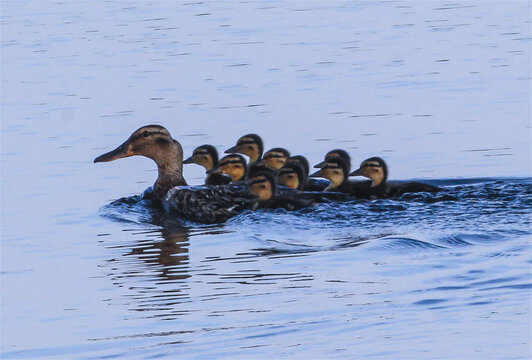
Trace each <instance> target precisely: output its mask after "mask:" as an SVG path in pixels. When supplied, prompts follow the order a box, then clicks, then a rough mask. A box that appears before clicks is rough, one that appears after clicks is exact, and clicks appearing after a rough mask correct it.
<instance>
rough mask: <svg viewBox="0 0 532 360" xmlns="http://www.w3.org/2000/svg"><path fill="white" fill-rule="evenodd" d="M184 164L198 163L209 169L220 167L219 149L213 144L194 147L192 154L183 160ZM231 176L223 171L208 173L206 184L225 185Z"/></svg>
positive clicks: (206, 169)
mask: <svg viewBox="0 0 532 360" xmlns="http://www.w3.org/2000/svg"><path fill="white" fill-rule="evenodd" d="M183 164H198V165H201V166H203V167H204V168H205V171H209V170H211V169H213V168H216V167H218V151H216V148H215V147H214V146H212V145H207V144H205V145H201V146H198V147H197V148H195V149H194V151H193V153H192V155H191V156H190V157H188V158H187V159H185V160H184V161H183ZM230 182H231V178H230V177H229V176H226V175H224V174H221V173H214V174H207V178H206V179H205V185H225V184H229V183H230Z"/></svg>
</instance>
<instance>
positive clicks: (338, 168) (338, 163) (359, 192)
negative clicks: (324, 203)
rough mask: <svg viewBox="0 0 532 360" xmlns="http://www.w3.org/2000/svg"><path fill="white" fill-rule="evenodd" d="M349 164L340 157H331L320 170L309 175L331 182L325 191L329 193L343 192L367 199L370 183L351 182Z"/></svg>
mask: <svg viewBox="0 0 532 360" xmlns="http://www.w3.org/2000/svg"><path fill="white" fill-rule="evenodd" d="M348 168H349V166H348V164H347V163H346V161H345V159H344V158H342V157H339V156H334V157H330V158H328V159H327V160H325V161H324V162H323V165H322V167H321V169H320V170H318V171H316V172H315V173H313V174H311V175H309V176H310V177H323V178H325V179H327V180H329V181H330V183H329V185H328V186H327V187H326V188H325V189H323V191H327V192H331V191H332V192H342V193H346V194H350V195H353V196H355V197H357V198H367V197H368V194H369V190H370V186H371V182H370V181H350V180H349V176H348V174H349V172H348Z"/></svg>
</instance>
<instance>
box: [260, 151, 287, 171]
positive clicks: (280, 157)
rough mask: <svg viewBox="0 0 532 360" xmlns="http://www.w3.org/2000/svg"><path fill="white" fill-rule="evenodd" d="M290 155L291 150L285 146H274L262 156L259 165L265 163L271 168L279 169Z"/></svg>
mask: <svg viewBox="0 0 532 360" xmlns="http://www.w3.org/2000/svg"><path fill="white" fill-rule="evenodd" d="M289 157H290V152H288V150H286V149H283V148H273V149H270V150H268V151H266V153H264V156H263V157H262V160H260V161H259V165H264V166H266V167H269V168H270V169H274V170H279V169H280V168H282V167H283V165H284V164H285V163H286V160H287V159H288V158H289Z"/></svg>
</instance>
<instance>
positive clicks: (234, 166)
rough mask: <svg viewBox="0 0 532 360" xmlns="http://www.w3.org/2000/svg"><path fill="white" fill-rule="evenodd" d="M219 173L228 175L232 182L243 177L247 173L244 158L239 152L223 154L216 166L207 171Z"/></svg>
mask: <svg viewBox="0 0 532 360" xmlns="http://www.w3.org/2000/svg"><path fill="white" fill-rule="evenodd" d="M219 173H222V174H226V175H229V176H230V177H231V178H232V179H233V182H235V181H239V180H242V179H244V178H245V177H246V173H247V165H246V159H244V157H243V156H242V155H239V154H230V155H226V156H224V157H223V158H222V159H221V160H220V163H219V165H218V166H217V167H215V168H212V169H211V170H209V171H207V174H219Z"/></svg>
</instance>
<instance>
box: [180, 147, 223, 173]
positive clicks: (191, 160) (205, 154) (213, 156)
mask: <svg viewBox="0 0 532 360" xmlns="http://www.w3.org/2000/svg"><path fill="white" fill-rule="evenodd" d="M183 164H198V165H201V166H203V167H204V168H205V170H210V169H212V168H214V167H216V166H218V151H216V148H215V147H214V146H212V145H201V146H198V147H197V148H195V149H194V151H193V152H192V155H191V156H190V157H188V158H186V159H185V160H184V161H183Z"/></svg>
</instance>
